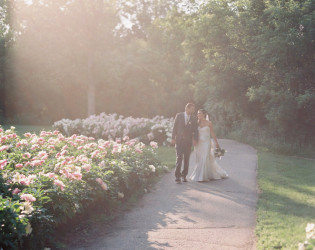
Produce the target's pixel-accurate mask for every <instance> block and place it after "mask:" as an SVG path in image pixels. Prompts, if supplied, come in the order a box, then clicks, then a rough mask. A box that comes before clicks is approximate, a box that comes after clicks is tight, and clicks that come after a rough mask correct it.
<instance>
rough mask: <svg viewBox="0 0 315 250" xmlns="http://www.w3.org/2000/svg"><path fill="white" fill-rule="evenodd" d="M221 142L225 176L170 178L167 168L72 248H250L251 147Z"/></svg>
mask: <svg viewBox="0 0 315 250" xmlns="http://www.w3.org/2000/svg"><path fill="white" fill-rule="evenodd" d="M220 145H221V146H222V147H223V148H225V149H226V150H227V151H228V152H227V153H226V155H225V156H224V157H223V158H222V159H221V160H220V161H219V163H220V164H221V166H222V167H223V168H224V169H226V170H227V172H228V173H229V176H230V178H229V179H225V180H216V181H211V182H205V183H199V182H188V183H182V184H175V182H174V172H173V171H172V172H171V173H169V174H166V175H165V176H164V177H163V178H162V179H161V180H160V181H159V183H157V184H156V185H155V188H154V189H153V190H152V192H151V193H148V194H146V195H145V196H144V197H143V198H141V199H140V201H139V202H138V204H137V205H136V206H135V207H134V208H133V209H132V210H131V211H130V212H127V213H126V214H124V215H123V217H122V218H121V219H119V220H118V221H117V222H116V223H115V225H114V226H113V227H111V228H110V230H109V229H105V230H107V232H105V233H104V235H105V236H104V237H101V238H99V239H97V240H96V241H95V242H94V243H93V244H92V245H89V246H84V247H82V246H81V247H80V248H78V247H76V248H75V249H95V250H96V249H111V250H112V249H126V250H127V249H128V250H129V249H137V250H138V249H255V233H254V227H255V221H256V203H257V196H258V195H257V183H256V170H257V155H256V151H255V150H254V149H253V148H252V147H250V146H248V145H245V144H241V143H238V142H236V141H232V140H220Z"/></svg>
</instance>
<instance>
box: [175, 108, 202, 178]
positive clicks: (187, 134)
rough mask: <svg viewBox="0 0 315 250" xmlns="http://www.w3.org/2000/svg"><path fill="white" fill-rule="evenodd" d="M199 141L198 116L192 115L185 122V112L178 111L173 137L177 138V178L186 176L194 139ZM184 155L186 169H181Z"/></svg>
mask: <svg viewBox="0 0 315 250" xmlns="http://www.w3.org/2000/svg"><path fill="white" fill-rule="evenodd" d="M193 138H194V139H195V140H196V141H198V124H197V118H196V117H195V116H193V115H190V119H189V121H188V122H187V124H185V113H184V112H183V113H178V114H177V115H176V117H175V121H174V126H173V133H172V139H175V140H176V144H175V148H176V171H175V177H176V179H178V178H180V177H181V176H182V177H185V178H186V175H187V174H188V165H189V156H190V152H191V146H192V139H193ZM183 157H184V170H183V171H182V173H181V172H180V171H181V166H182V160H183Z"/></svg>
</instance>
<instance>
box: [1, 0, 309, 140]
mask: <svg viewBox="0 0 315 250" xmlns="http://www.w3.org/2000/svg"><path fill="white" fill-rule="evenodd" d="M200 2H202V3H203V4H200ZM0 4H1V9H0V10H1V11H0V12H1V22H0V29H1V37H0V58H1V59H0V64H1V72H0V90H1V93H0V97H1V98H0V99H1V101H0V122H2V123H3V122H4V121H5V122H7V123H23V124H50V125H51V124H52V123H53V122H54V121H57V120H60V119H62V118H68V119H76V118H85V117H86V116H87V94H86V93H87V90H88V86H89V84H90V83H91V82H93V83H94V85H95V105H96V113H97V114H98V113H101V112H106V113H118V114H121V115H125V116H129V115H132V116H136V117H153V116H155V115H164V116H166V117H171V116H174V114H175V113H176V112H178V111H181V110H182V109H183V106H184V105H185V103H186V102H188V101H194V102H195V103H197V105H198V107H205V108H206V109H207V110H208V112H209V113H210V117H211V120H213V121H214V122H215V124H216V125H217V132H218V133H219V135H220V136H222V135H224V136H227V135H235V134H237V136H238V137H239V138H247V137H250V136H251V135H252V134H259V135H261V136H262V135H264V136H265V135H267V137H268V136H269V137H270V138H272V139H273V138H276V140H277V141H279V140H280V141H281V142H282V143H283V144H290V143H293V142H294V143H297V145H299V146H300V145H309V144H312V138H313V136H314V126H313V125H314V123H315V113H314V112H313V110H314V108H315V91H314V86H315V84H314V79H315V77H314V74H315V71H314V68H315V60H314V49H315V46H314V40H315V27H314V19H315V14H314V13H315V12H314V9H315V1H314V0H301V1H295V0H290V1H285V0H279V1H264V0H237V1H232V0H219V1H204V2H203V1H199V2H198V1H183V0H182V1H180V0H177V1H168V0H159V1H152V0H133V1H128V2H126V1H114V0H108V1H88V2H86V3H83V2H82V1H76V0H75V1H65V0H58V1H52V0H45V1H33V4H23V3H21V1H16V0H13V1H0ZM126 20H129V21H126ZM89 72H90V75H89ZM253 124H254V125H255V126H254V127H253ZM257 131H258V133H257ZM268 143H270V142H269V141H268Z"/></svg>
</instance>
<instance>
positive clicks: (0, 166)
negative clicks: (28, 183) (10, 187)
mask: <svg viewBox="0 0 315 250" xmlns="http://www.w3.org/2000/svg"><path fill="white" fill-rule="evenodd" d="M7 164H8V161H7V160H6V159H4V160H0V169H3V168H4V167H5V166H6V165H7Z"/></svg>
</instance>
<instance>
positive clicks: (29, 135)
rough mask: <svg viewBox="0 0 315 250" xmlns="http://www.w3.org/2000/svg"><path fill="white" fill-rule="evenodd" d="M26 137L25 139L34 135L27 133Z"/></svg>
mask: <svg viewBox="0 0 315 250" xmlns="http://www.w3.org/2000/svg"><path fill="white" fill-rule="evenodd" d="M24 136H25V137H31V136H32V134H31V133H25V134H24Z"/></svg>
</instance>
